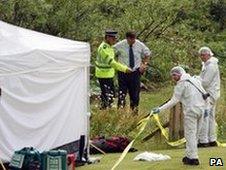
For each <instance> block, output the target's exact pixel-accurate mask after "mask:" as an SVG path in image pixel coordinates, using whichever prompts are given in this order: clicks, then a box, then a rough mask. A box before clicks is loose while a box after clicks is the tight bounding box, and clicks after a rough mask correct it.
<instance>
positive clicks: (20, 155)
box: [9, 147, 41, 170]
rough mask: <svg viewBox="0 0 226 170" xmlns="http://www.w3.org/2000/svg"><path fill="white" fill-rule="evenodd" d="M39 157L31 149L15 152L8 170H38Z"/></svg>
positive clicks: (26, 148) (36, 152) (35, 151)
mask: <svg viewBox="0 0 226 170" xmlns="http://www.w3.org/2000/svg"><path fill="white" fill-rule="evenodd" d="M40 169H41V155H40V153H39V151H38V150H36V149H34V148H33V147H25V148H23V149H21V150H19V151H15V152H14V154H13V157H12V160H11V161H10V164H9V170H40Z"/></svg>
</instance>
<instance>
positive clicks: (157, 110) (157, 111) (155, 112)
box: [152, 107, 160, 114]
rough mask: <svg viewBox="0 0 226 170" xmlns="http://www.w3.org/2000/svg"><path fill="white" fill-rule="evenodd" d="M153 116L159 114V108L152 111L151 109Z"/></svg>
mask: <svg viewBox="0 0 226 170" xmlns="http://www.w3.org/2000/svg"><path fill="white" fill-rule="evenodd" d="M152 112H153V114H158V113H159V112H160V109H159V107H155V108H154V109H152Z"/></svg>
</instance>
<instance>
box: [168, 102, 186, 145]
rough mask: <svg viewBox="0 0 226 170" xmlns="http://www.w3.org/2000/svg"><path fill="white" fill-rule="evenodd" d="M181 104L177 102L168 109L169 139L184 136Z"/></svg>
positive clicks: (172, 139) (173, 139)
mask: <svg viewBox="0 0 226 170" xmlns="http://www.w3.org/2000/svg"><path fill="white" fill-rule="evenodd" d="M183 116H184V115H183V111H182V104H181V103H178V104H177V105H176V106H174V107H173V108H172V109H171V110H170V119H169V139H170V141H175V140H178V139H181V138H183V137H184V121H183Z"/></svg>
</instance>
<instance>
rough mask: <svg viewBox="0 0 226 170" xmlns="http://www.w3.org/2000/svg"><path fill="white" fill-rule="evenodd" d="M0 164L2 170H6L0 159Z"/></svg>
mask: <svg viewBox="0 0 226 170" xmlns="http://www.w3.org/2000/svg"><path fill="white" fill-rule="evenodd" d="M0 164H1V166H2V168H3V170H6V168H5V166H4V164H3V162H2V160H1V159H0Z"/></svg>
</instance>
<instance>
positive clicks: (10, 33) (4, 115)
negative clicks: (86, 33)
mask: <svg viewBox="0 0 226 170" xmlns="http://www.w3.org/2000/svg"><path fill="white" fill-rule="evenodd" d="M89 64H90V46H89V44H88V43H85V42H77V41H72V40H68V39H63V38H59V37H54V36H50V35H46V34H43V33H38V32H35V31H31V30H27V29H24V28H20V27H17V26H13V25H10V24H7V23H5V22H2V21H0V88H1V90H2V95H1V97H0V159H1V160H3V161H10V158H11V156H12V154H13V152H14V151H15V150H19V149H22V148H23V147H30V146H33V147H35V148H37V149H38V150H39V151H43V150H49V149H52V148H56V147H59V146H62V145H65V144H68V143H71V142H74V141H79V139H80V136H81V135H85V136H88V127H89V123H88V116H87V113H88V112H89V97H88V88H89V76H88V75H89Z"/></svg>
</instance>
